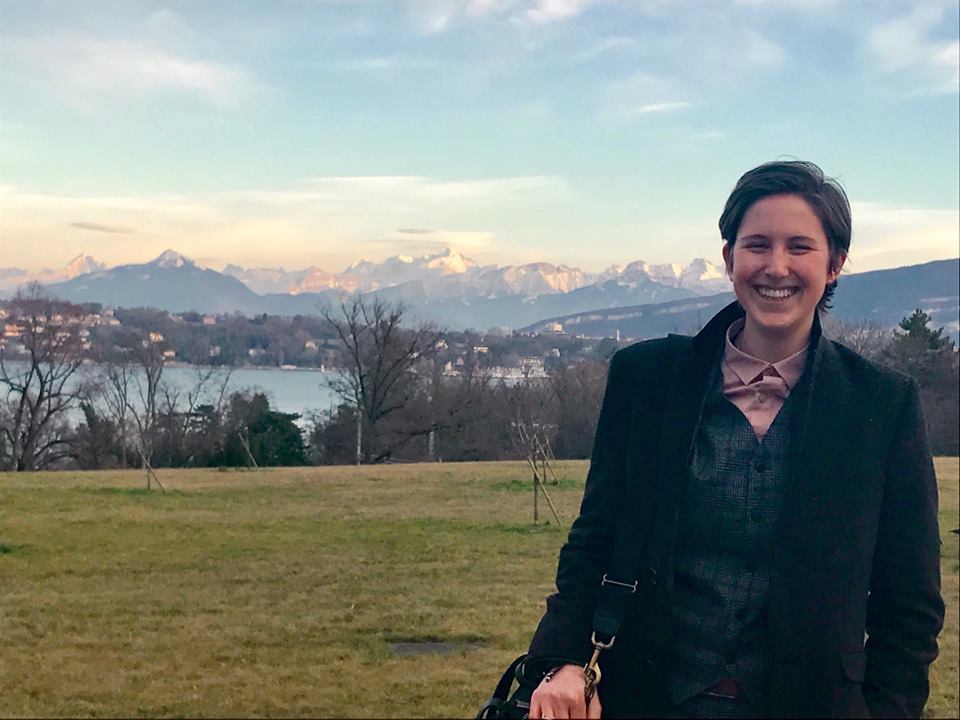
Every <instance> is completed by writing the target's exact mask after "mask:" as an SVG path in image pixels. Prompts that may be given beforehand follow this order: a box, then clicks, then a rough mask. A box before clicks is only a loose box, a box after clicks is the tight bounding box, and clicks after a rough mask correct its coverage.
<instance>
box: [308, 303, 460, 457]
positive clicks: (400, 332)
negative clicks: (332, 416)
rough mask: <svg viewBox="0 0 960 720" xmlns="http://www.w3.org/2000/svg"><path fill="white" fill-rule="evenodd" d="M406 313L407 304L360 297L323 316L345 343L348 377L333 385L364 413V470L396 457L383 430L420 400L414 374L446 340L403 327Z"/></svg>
mask: <svg viewBox="0 0 960 720" xmlns="http://www.w3.org/2000/svg"><path fill="white" fill-rule="evenodd" d="M406 312H407V309H406V306H405V305H404V304H403V303H402V302H398V303H396V304H391V303H389V302H387V301H385V300H383V299H381V298H378V297H374V298H366V297H364V296H363V295H360V294H356V295H353V296H350V297H349V298H346V297H343V296H341V298H340V300H339V303H338V307H337V308H330V307H324V308H321V310H320V313H321V315H322V316H323V318H324V319H325V320H326V321H327V322H329V323H330V325H331V326H332V327H333V328H334V330H335V331H336V333H337V336H338V337H339V338H340V342H341V343H342V347H341V349H340V360H341V362H340V364H341V370H342V372H340V373H338V374H335V375H334V376H333V377H332V378H331V379H329V380H328V381H327V384H328V385H329V387H330V389H331V390H333V391H334V392H335V393H336V394H337V395H339V396H340V397H341V398H342V399H343V400H344V401H346V402H348V403H351V404H352V405H353V406H354V407H356V408H357V410H358V423H357V456H356V457H357V463H358V464H359V463H360V462H364V463H370V462H383V461H384V460H387V459H388V458H389V457H390V455H391V452H392V450H393V447H392V445H391V443H389V442H383V441H382V438H381V437H380V436H379V431H380V429H381V425H382V423H383V421H384V420H385V419H386V418H388V417H389V416H391V415H392V414H393V413H395V412H397V411H398V410H400V409H401V408H403V407H404V406H405V405H406V404H407V403H408V402H409V401H410V400H411V399H412V398H413V397H415V396H416V394H417V386H418V384H419V383H420V382H421V377H420V376H419V375H418V374H417V373H415V372H414V370H415V368H416V367H417V365H418V364H419V363H420V362H421V361H422V360H425V359H427V358H428V356H429V355H430V354H432V353H433V352H434V349H435V346H436V343H437V341H438V340H439V339H440V337H441V332H440V331H439V330H438V329H437V328H436V327H435V326H434V325H432V324H430V323H419V324H417V325H416V326H415V327H412V328H404V327H402V326H401V323H402V322H403V320H404V316H405V315H406ZM403 442H405V440H403Z"/></svg>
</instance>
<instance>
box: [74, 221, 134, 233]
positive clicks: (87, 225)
mask: <svg viewBox="0 0 960 720" xmlns="http://www.w3.org/2000/svg"><path fill="white" fill-rule="evenodd" d="M69 225H70V227H72V228H76V229H77V230H90V231H92V232H102V233H119V234H123V235H129V234H132V233H135V232H136V230H134V229H133V228H130V227H125V226H123V225H105V224H104V223H95V222H72V223H69Z"/></svg>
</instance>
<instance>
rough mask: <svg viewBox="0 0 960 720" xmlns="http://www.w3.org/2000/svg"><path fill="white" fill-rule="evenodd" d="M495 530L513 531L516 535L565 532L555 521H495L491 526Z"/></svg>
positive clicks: (564, 528)
mask: <svg viewBox="0 0 960 720" xmlns="http://www.w3.org/2000/svg"><path fill="white" fill-rule="evenodd" d="M492 527H493V528H494V529H495V530H499V531H500V532H506V533H515V534H517V535H540V534H543V533H557V532H566V530H567V528H566V527H559V526H557V524H556V522H538V523H536V524H534V523H532V522H531V523H496V524H494V525H493V526H492Z"/></svg>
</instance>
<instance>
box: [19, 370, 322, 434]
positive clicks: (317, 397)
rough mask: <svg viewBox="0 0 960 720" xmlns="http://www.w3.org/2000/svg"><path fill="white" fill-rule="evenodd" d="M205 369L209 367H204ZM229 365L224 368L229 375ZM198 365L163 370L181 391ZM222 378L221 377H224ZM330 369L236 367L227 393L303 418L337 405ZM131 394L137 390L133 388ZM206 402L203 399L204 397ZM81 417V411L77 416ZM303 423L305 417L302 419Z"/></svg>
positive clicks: (212, 385)
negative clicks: (249, 394) (253, 397)
mask: <svg viewBox="0 0 960 720" xmlns="http://www.w3.org/2000/svg"><path fill="white" fill-rule="evenodd" d="M7 365H8V367H9V368H11V369H12V370H13V371H14V372H16V371H17V370H20V369H26V364H25V363H21V362H8V364H7ZM204 369H206V368H204ZM96 370H97V367H96V366H95V365H85V366H84V367H83V368H82V370H81V372H83V373H84V376H85V377H89V376H90V375H92V374H94V373H95V372H96ZM227 370H228V368H224V369H223V370H222V373H223V374H226V372H227ZM197 372H198V368H195V367H185V366H167V367H165V368H164V369H163V378H162V379H163V380H164V381H166V382H169V383H171V384H173V385H174V386H176V387H177V388H179V389H181V390H188V389H190V388H193V387H194V386H196V383H197ZM221 377H222V376H221ZM332 377H334V375H333V374H332V373H330V372H320V371H319V370H281V369H280V368H251V367H244V368H234V369H233V372H232V373H231V374H230V382H229V384H228V386H227V392H228V393H230V392H233V391H236V390H243V389H250V390H257V391H261V392H264V393H266V395H267V397H268V398H269V399H270V407H271V408H273V409H274V410H279V411H281V412H285V413H297V414H299V415H300V416H301V418H303V417H305V416H306V414H307V413H309V412H311V411H313V412H319V411H323V410H330V409H331V407H333V406H335V405H336V404H337V397H336V395H334V393H333V392H331V391H330V389H329V388H327V386H326V383H325V379H326V378H332ZM221 382H222V379H211V380H210V381H208V383H207V392H206V393H205V396H204V400H208V401H215V398H212V397H211V393H213V392H218V391H219V389H220V383H221ZM131 395H133V396H135V395H136V390H135V388H134V387H131ZM201 401H203V400H201ZM74 417H79V411H77V413H76V414H75V415H74ZM300 424H302V420H301V421H300Z"/></svg>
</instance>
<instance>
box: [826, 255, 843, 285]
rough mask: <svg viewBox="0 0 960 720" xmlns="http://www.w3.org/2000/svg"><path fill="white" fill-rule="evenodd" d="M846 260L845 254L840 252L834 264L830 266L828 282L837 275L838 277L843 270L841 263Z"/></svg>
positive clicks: (832, 280)
mask: <svg viewBox="0 0 960 720" xmlns="http://www.w3.org/2000/svg"><path fill="white" fill-rule="evenodd" d="M846 261H847V254H846V253H840V257H838V258H837V262H836V264H834V266H833V267H831V268H830V282H834V281H835V280H836V279H837V278H838V277H840V271H841V270H843V264H844V263H845V262H846Z"/></svg>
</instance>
